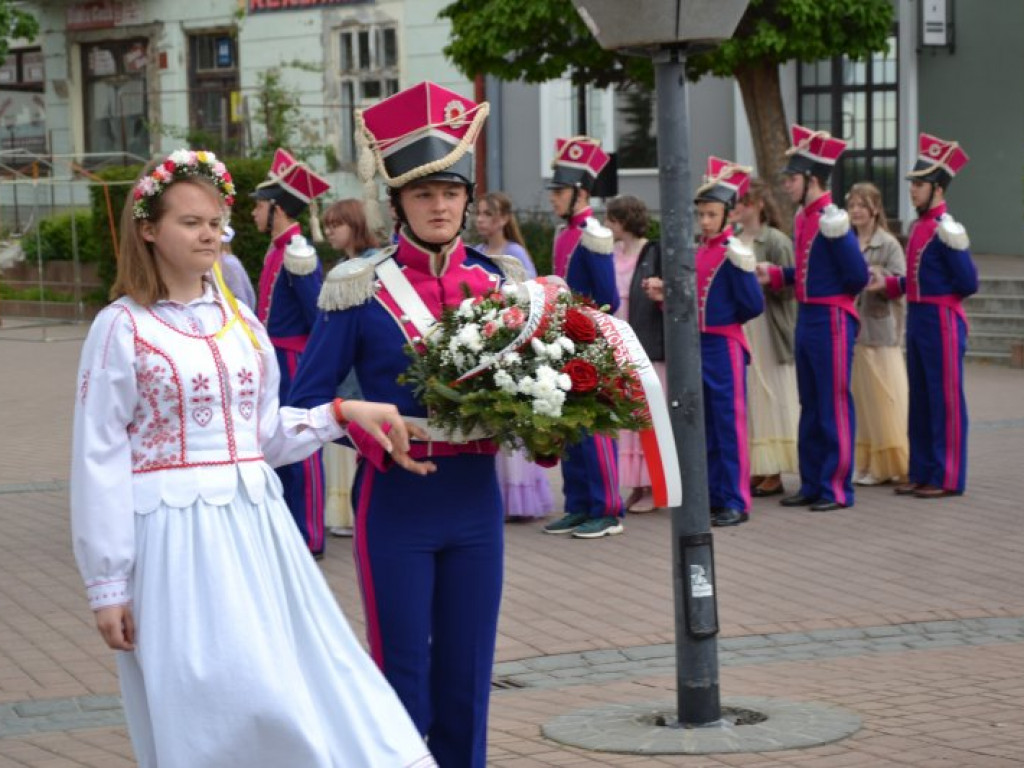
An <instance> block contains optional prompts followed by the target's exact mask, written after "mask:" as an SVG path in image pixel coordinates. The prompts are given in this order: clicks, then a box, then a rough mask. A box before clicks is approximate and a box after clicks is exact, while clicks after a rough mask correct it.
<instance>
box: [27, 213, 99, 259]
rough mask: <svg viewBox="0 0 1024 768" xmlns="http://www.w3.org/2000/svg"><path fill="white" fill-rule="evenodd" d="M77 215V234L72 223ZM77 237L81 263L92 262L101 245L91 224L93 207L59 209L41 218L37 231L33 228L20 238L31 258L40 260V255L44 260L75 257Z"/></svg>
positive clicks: (75, 223)
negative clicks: (76, 209) (72, 228)
mask: <svg viewBox="0 0 1024 768" xmlns="http://www.w3.org/2000/svg"><path fill="white" fill-rule="evenodd" d="M72 217H74V226H75V231H74V237H72V231H71V223H72ZM76 240H77V245H78V260H79V262H81V263H83V264H84V263H87V262H93V261H96V259H97V258H98V249H97V245H96V239H95V236H94V230H93V226H92V214H91V212H90V211H74V212H73V213H72V212H70V211H69V212H66V213H58V214H56V215H55V216H49V217H47V218H45V219H42V220H41V221H40V222H39V230H38V233H37V232H36V230H34V229H33V230H31V231H29V232H26V233H25V236H24V237H23V238H22V239H21V247H22V249H23V250H24V252H25V258H26V259H27V260H28V261H32V262H35V261H38V259H39V257H40V255H41V256H42V259H43V261H44V262H47V261H57V260H68V261H70V260H72V259H73V258H74V255H73V253H74V248H73V245H74V243H75V241H76Z"/></svg>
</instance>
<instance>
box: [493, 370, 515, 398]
mask: <svg viewBox="0 0 1024 768" xmlns="http://www.w3.org/2000/svg"><path fill="white" fill-rule="evenodd" d="M494 383H495V385H496V386H497V387H498V389H500V390H501V391H502V392H504V393H505V394H506V395H514V394H516V392H517V391H518V386H517V385H516V380H515V379H513V378H512V376H511V375H509V372H508V371H506V370H504V369H502V368H499V369H498V370H496V371H495V372H494Z"/></svg>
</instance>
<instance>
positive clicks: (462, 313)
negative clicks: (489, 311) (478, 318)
mask: <svg viewBox="0 0 1024 768" xmlns="http://www.w3.org/2000/svg"><path fill="white" fill-rule="evenodd" d="M473 301H474V300H473V299H463V300H462V303H461V304H459V309H458V311H457V312H456V313H455V314H456V315H458V316H459V317H465V318H467V319H468V318H470V317H473V307H474V306H475V305H474V304H473Z"/></svg>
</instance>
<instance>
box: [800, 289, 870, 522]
mask: <svg viewBox="0 0 1024 768" xmlns="http://www.w3.org/2000/svg"><path fill="white" fill-rule="evenodd" d="M859 325H860V324H859V323H858V322H857V320H856V319H855V318H854V317H852V316H851V315H850V314H849V313H848V312H846V310H843V309H840V308H839V307H835V306H830V305H825V304H807V303H801V304H800V311H799V312H798V314H797V321H796V383H797V390H798V392H799V394H800V424H799V428H798V441H799V442H798V445H797V450H798V454H799V459H800V495H801V496H806V497H807V498H809V499H819V500H821V501H835V502H838V503H840V504H844V505H846V506H851V505H852V504H853V482H852V479H853V478H852V476H853V455H854V454H853V449H854V437H855V434H856V426H857V425H856V418H855V416H854V410H853V397H852V396H851V394H850V369H851V365H852V363H853V344H854V340H855V339H856V337H857V329H858V328H859Z"/></svg>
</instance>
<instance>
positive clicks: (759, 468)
mask: <svg viewBox="0 0 1024 768" xmlns="http://www.w3.org/2000/svg"><path fill="white" fill-rule="evenodd" d="M744 328H745V329H746V332H747V340H748V341H749V342H750V365H749V366H748V367H747V414H748V415H747V425H748V430H749V432H750V437H749V440H750V474H751V475H777V474H779V473H780V472H793V473H795V472H796V471H797V468H798V465H799V462H798V459H797V449H796V436H797V425H798V423H799V421H800V403H799V399H798V398H797V391H796V366H795V365H794V364H792V363H787V364H784V365H780V364H779V363H777V362H776V361H775V352H774V351H773V350H772V336H771V329H770V328H769V327H768V318H767V317H765V316H764V315H758V316H757V317H755V318H754V319H753V320H751V321H749V322H748V323H747V324H746V325H745V326H744Z"/></svg>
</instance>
